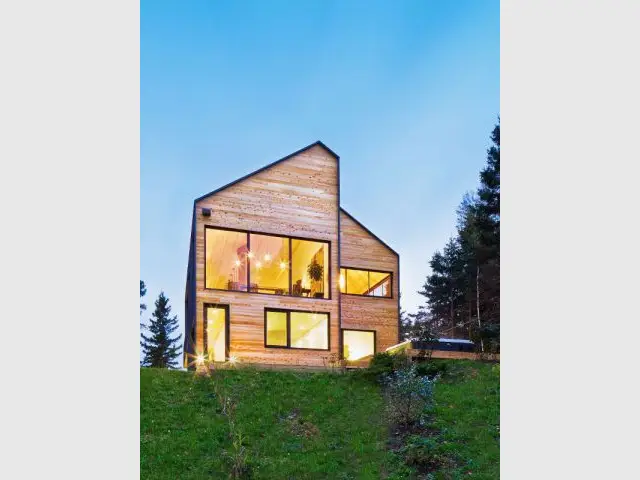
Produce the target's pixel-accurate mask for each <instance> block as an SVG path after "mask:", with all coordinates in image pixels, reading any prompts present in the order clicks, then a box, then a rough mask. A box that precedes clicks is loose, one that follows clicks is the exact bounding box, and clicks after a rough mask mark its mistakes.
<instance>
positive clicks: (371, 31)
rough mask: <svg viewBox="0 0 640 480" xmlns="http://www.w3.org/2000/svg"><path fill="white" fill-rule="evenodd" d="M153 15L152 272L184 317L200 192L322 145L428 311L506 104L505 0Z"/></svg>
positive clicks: (148, 75) (206, 6)
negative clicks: (458, 218) (438, 268)
mask: <svg viewBox="0 0 640 480" xmlns="http://www.w3.org/2000/svg"><path fill="white" fill-rule="evenodd" d="M140 14H141V15H140V16H141V21H140V73H141V85H140V114H141V125H140V145H141V154H140V157H141V160H140V169H141V181H140V218H141V220H140V229H141V231H140V242H141V243H140V275H141V278H142V279H143V280H144V281H145V282H146V284H147V287H148V292H147V296H146V297H145V300H146V303H147V305H148V307H147V308H148V310H147V312H146V313H145V314H144V316H143V318H144V319H147V318H148V317H149V316H150V314H151V311H152V310H153V301H154V300H155V298H156V297H157V295H158V294H159V292H160V290H164V292H165V294H166V295H167V296H168V297H169V299H170V300H171V305H172V307H173V312H174V313H176V314H177V315H178V317H179V319H180V322H181V323H182V322H183V315H184V287H185V277H186V268H187V254H188V241H189V233H190V221H191V217H190V216H191V208H192V205H193V199H194V198H196V197H198V196H200V195H202V194H204V193H206V192H209V191H211V190H213V189H215V188H217V187H219V186H222V185H224V184H226V183H228V182H230V181H232V180H235V179H236V178H238V177H241V176H243V175H245V174H247V173H249V172H251V171H253V170H255V169H257V168H260V167H262V166H264V165H265V164H267V163H270V162H272V161H274V160H277V159H279V158H281V157H283V156H285V155H287V154H289V153H291V152H293V151H295V150H298V149H299V148H301V147H303V146H306V145H308V144H309V143H312V142H314V141H316V140H322V141H323V142H324V143H325V144H327V146H329V148H331V149H332V150H334V151H335V152H336V153H337V154H338V155H340V159H341V161H340V173H341V201H342V206H343V207H344V208H345V209H347V210H348V211H349V212H350V213H351V214H353V215H354V216H355V217H356V218H357V219H358V220H360V221H361V222H362V223H364V224H365V225H366V226H367V227H368V228H369V229H371V230H372V231H373V232H374V233H376V234H377V235H378V236H379V237H380V238H382V239H383V240H384V241H385V242H387V243H388V244H390V245H391V246H392V247H393V248H394V249H395V250H396V251H398V252H399V254H400V273H401V279H400V290H401V293H402V307H403V308H404V309H406V310H408V311H409V312H412V311H415V309H416V308H417V305H419V304H421V303H422V302H423V298H422V297H421V296H420V295H418V294H417V293H416V291H417V290H419V289H420V287H421V286H422V284H423V282H424V279H425V276H426V275H427V273H428V272H429V266H428V262H429V259H430V258H431V255H432V254H433V252H434V251H435V250H436V249H440V248H442V246H443V245H444V244H445V242H446V241H447V239H448V238H449V236H451V235H453V234H454V233H455V209H456V207H457V205H458V204H459V202H460V200H461V199H462V196H463V194H464V193H465V192H466V191H469V190H473V189H475V187H476V186H477V184H478V173H479V171H480V169H481V168H482V166H483V164H484V162H485V151H486V148H487V147H488V145H489V134H490V132H491V130H492V128H493V126H494V124H495V123H496V120H497V116H498V114H499V109H500V95H499V89H500V84H499V83H500V68H499V67H500V64H499V61H500V58H499V57H500V33H499V25H500V9H499V2H498V1H457V2H448V1H438V2H436V1H427V0H422V1H393V2H391V1H371V0H369V1H353V0H350V1H301V2H295V1H293V0H290V1H269V2H265V1H261V2H258V1H254V2H247V1H244V2H243V1H212V0H209V1H189V2H175V1H171V2H170V1H156V0H154V1H151V0H143V1H142V2H141V12H140Z"/></svg>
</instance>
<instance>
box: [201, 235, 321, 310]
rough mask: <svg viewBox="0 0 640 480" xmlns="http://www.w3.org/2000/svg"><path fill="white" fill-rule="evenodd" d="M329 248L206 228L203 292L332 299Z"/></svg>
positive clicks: (312, 242)
mask: <svg viewBox="0 0 640 480" xmlns="http://www.w3.org/2000/svg"><path fill="white" fill-rule="evenodd" d="M330 275H331V272H330V264H329V242H323V241H317V240H301V239H296V238H291V237H282V236H277V235H268V234H263V233H250V232H246V231H238V230H223V229H219V228H213V227H206V228H205V288H210V289H216V290H234V291H241V292H252V293H263V294H264V293H266V294H271V295H295V296H297V297H309V298H330V295H331V290H330V288H329V285H330Z"/></svg>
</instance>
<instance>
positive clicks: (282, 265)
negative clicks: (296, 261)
mask: <svg viewBox="0 0 640 480" xmlns="http://www.w3.org/2000/svg"><path fill="white" fill-rule="evenodd" d="M285 268H287V264H286V263H284V262H280V270H284V269H285Z"/></svg>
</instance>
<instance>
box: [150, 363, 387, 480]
mask: <svg viewBox="0 0 640 480" xmlns="http://www.w3.org/2000/svg"><path fill="white" fill-rule="evenodd" d="M214 382H222V383H223V384H224V387H225V389H226V391H229V392H231V395H232V397H233V398H235V399H236V400H237V408H236V412H235V418H236V423H237V425H238V428H239V429H240V431H241V432H242V434H243V436H244V438H245V442H244V443H245V445H246V448H247V452H248V456H249V458H248V461H249V463H250V464H251V465H252V467H253V476H254V478H265V479H270V478H273V479H276V478H277V479H287V478H296V479H302V478H344V479H347V478H363V479H366V478H371V479H373V478H376V479H377V478H380V476H381V474H382V472H383V470H384V468H385V463H386V462H387V460H388V459H389V458H391V455H390V454H389V453H388V452H387V451H386V448H385V441H386V428H385V425H384V422H383V418H382V416H381V414H380V412H381V411H382V398H381V396H380V393H379V390H378V388H377V387H376V386H375V385H373V384H372V383H370V382H367V381H366V380H364V379H362V378H359V377H355V376H353V375H332V374H327V373H294V372H274V371H255V370H245V369H238V370H226V371H221V372H219V376H214V377H212V378H199V377H196V376H194V375H193V374H192V373H187V372H177V371H167V370H155V369H141V372H140V427H141V431H140V437H141V438H140V441H141V446H140V457H141V458H140V473H141V478H143V479H172V480H174V479H176V478H180V479H201V478H226V477H227V476H228V472H229V467H228V464H227V457H226V456H225V455H224V454H223V452H224V451H225V450H227V451H229V450H230V448H231V441H230V438H229V426H228V420H227V418H226V416H225V415H222V414H221V405H220V402H219V401H218V399H217V398H216V394H215V392H214V385H213V384H214Z"/></svg>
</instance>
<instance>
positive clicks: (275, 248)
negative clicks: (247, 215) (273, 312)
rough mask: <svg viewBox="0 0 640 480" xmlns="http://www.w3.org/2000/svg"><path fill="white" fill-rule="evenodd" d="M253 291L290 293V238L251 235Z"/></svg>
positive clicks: (251, 288) (251, 287)
mask: <svg viewBox="0 0 640 480" xmlns="http://www.w3.org/2000/svg"><path fill="white" fill-rule="evenodd" d="M249 245H250V248H251V254H252V255H251V258H250V260H249V265H250V278H251V285H250V287H249V288H250V291H251V292H258V293H273V294H276V295H288V294H289V239H288V238H287V237H274V236H272V235H259V234H256V233H252V234H250V235H249Z"/></svg>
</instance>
